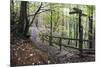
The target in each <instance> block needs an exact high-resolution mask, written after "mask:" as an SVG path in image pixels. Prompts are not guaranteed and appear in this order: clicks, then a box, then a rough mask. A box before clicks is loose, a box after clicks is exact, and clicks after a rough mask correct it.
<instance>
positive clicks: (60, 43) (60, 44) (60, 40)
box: [59, 37, 62, 51]
mask: <svg viewBox="0 0 100 67" xmlns="http://www.w3.org/2000/svg"><path fill="white" fill-rule="evenodd" d="M59 46H60V51H61V49H62V39H61V37H60V38H59Z"/></svg>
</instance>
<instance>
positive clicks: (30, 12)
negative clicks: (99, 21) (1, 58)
mask: <svg viewBox="0 0 100 67" xmlns="http://www.w3.org/2000/svg"><path fill="white" fill-rule="evenodd" d="M95 23H96V21H95V6H94V5H82V4H69V3H50V2H36V1H16V0H11V1H10V49H11V50H10V54H11V55H10V58H11V59H10V62H11V66H24V65H44V64H62V63H77V62H93V61H95Z"/></svg>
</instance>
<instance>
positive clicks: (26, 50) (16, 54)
mask: <svg viewBox="0 0 100 67" xmlns="http://www.w3.org/2000/svg"><path fill="white" fill-rule="evenodd" d="M78 54H79V51H78V50H75V49H72V48H65V47H62V50H61V51H60V50H59V48H55V47H53V46H49V45H48V44H47V43H42V42H41V41H39V40H37V41H31V40H30V39H20V38H14V37H12V38H11V66H23V65H43V64H58V63H75V62H91V61H95V55H94V54H84V56H83V57H80V56H79V55H78Z"/></svg>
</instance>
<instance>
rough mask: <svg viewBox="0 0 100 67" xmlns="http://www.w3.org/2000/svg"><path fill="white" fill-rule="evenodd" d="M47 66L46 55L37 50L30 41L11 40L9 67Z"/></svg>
mask: <svg viewBox="0 0 100 67" xmlns="http://www.w3.org/2000/svg"><path fill="white" fill-rule="evenodd" d="M42 64H48V53H47V52H43V51H41V50H39V49H37V48H36V47H35V46H34V43H32V41H31V40H30V39H18V38H14V37H13V38H11V66H23V65H42Z"/></svg>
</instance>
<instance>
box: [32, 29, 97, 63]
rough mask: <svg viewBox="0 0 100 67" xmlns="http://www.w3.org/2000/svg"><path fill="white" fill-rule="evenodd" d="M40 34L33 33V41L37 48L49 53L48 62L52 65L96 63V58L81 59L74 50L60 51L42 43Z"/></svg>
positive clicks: (63, 49) (65, 49)
mask: <svg viewBox="0 0 100 67" xmlns="http://www.w3.org/2000/svg"><path fill="white" fill-rule="evenodd" d="M37 33H38V32H36V31H33V33H32V36H31V40H32V42H33V43H35V46H36V47H37V48H38V49H40V50H42V51H45V52H47V53H48V60H49V59H50V60H51V63H70V62H88V61H95V56H94V55H93V56H85V57H81V58H80V56H79V55H78V54H79V51H78V50H76V49H72V48H69V47H67V48H65V47H62V50H61V51H60V49H59V48H57V47H54V46H50V45H49V43H47V42H44V43H43V42H42V41H41V40H40V39H39V37H38V35H37Z"/></svg>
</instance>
